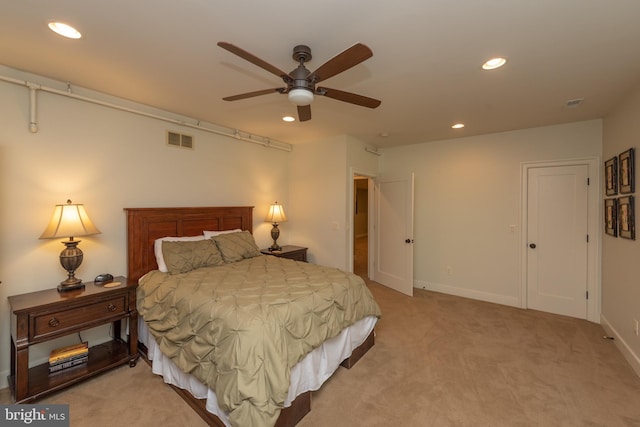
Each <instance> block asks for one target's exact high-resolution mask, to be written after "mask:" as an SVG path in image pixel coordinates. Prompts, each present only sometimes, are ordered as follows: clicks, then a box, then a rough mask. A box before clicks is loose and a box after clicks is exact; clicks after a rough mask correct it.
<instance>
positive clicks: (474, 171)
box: [380, 120, 602, 306]
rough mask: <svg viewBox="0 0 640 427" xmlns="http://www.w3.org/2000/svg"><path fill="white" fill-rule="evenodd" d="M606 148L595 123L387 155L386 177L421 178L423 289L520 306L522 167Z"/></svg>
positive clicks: (418, 265)
mask: <svg viewBox="0 0 640 427" xmlns="http://www.w3.org/2000/svg"><path fill="white" fill-rule="evenodd" d="M601 146H602V130H601V121H600V120H592V121H586V122H579V123H572V124H568V125H558V126H549V127H540V128H535V129H525V130H519V131H513V132H505V133H497V134H490V135H483V136H477V137H469V138H460V139H454V140H447V141H439V142H432V143H425V144H417V145H409V146H404V147H397V148H389V149H385V150H383V155H382V157H381V162H380V172H381V174H396V173H406V172H411V171H412V172H414V173H415V221H414V240H415V245H414V284H415V286H416V287H420V288H425V289H432V290H438V291H443V292H447V293H452V294H456V295H461V296H466V297H471V298H476V299H481V300H485V301H491V302H497V303H501V304H507V305H513V306H518V304H519V295H520V270H519V268H520V267H519V264H520V246H519V245H520V229H519V227H520V217H521V214H520V167H521V163H522V162H531V161H547V160H556V159H574V158H584V157H600V155H601ZM511 225H517V228H516V229H515V230H514V232H511V229H510V226H511ZM447 267H451V274H450V275H449V274H448V273H447Z"/></svg>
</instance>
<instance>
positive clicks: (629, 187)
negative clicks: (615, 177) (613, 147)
mask: <svg viewBox="0 0 640 427" xmlns="http://www.w3.org/2000/svg"><path fill="white" fill-rule="evenodd" d="M634 151H635V150H634V149H633V148H629V149H628V150H627V151H625V152H624V153H620V156H618V157H619V160H618V167H619V168H620V186H619V189H618V190H619V191H620V194H629V193H633V192H634V191H635V170H634V165H633V164H634V157H635V156H634V154H635V153H634Z"/></svg>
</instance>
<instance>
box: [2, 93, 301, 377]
mask: <svg viewBox="0 0 640 427" xmlns="http://www.w3.org/2000/svg"><path fill="white" fill-rule="evenodd" d="M28 99H29V97H28V90H27V89H26V88H25V87H22V86H19V85H14V84H10V83H4V82H0V201H1V203H0V230H1V231H2V239H1V240H0V280H1V281H2V284H0V325H1V326H0V343H2V344H1V348H2V351H0V388H2V387H3V386H6V376H7V373H8V370H9V360H10V359H9V356H10V354H9V346H8V344H9V339H10V338H9V336H10V335H9V333H10V332H9V324H10V322H9V306H8V303H7V296H9V295H15V294H20V293H25V292H31V291H35V290H41V289H48V288H54V287H56V286H57V284H58V283H59V282H60V281H61V280H63V279H64V278H65V277H66V272H65V271H64V270H63V269H62V267H61V266H60V264H59V258H58V256H59V254H60V251H61V250H62V249H63V245H62V244H61V243H60V242H61V241H62V239H60V240H55V241H49V240H39V239H38V237H39V236H40V234H41V233H42V231H43V230H44V227H45V226H46V224H47V222H48V221H49V219H50V216H51V214H52V212H53V207H54V205H55V204H58V203H64V202H65V201H66V200H67V198H70V199H72V200H73V201H74V202H77V203H84V204H85V207H86V209H87V212H88V213H89V215H90V217H91V219H92V220H93V222H94V224H95V225H96V226H97V227H98V228H99V229H100V230H101V231H102V234H99V235H95V236H88V237H84V238H81V240H82V243H81V244H80V248H81V249H82V250H83V252H84V262H83V264H82V266H81V267H80V268H79V270H78V271H77V276H78V277H80V278H82V279H83V280H92V279H93V278H94V277H95V276H96V275H97V274H99V273H104V272H110V273H113V274H114V275H124V274H126V271H127V270H126V235H125V226H126V225H125V214H124V212H123V208H125V207H160V206H221V205H250V206H255V209H254V234H255V236H256V240H257V242H258V244H259V245H261V247H267V246H269V245H270V244H271V239H270V234H269V232H270V229H271V226H270V224H266V223H264V222H263V218H264V216H265V215H266V212H267V209H268V205H269V204H270V203H272V202H273V201H274V200H278V201H279V202H281V203H283V204H284V205H285V206H287V204H288V202H289V194H288V181H289V179H288V178H289V177H288V164H289V156H290V154H291V153H289V152H285V151H281V150H276V149H268V148H265V147H262V146H259V145H255V144H251V143H248V142H243V141H238V140H235V139H231V138H228V137H224V136H219V135H215V134H211V133H208V132H203V131H199V130H194V129H188V128H181V127H180V126H177V125H173V124H170V123H166V122H162V121H158V120H155V119H149V118H144V117H141V116H139V115H135V114H131V113H127V112H122V111H117V110H114V109H110V108H106V107H102V106H98V105H94V104H90V103H86V102H81V101H77V100H73V99H70V98H66V97H62V96H59V95H54V94H49V93H45V92H42V93H39V95H38V121H39V129H40V130H39V132H38V133H30V132H29V130H28V122H29V120H28V118H29V103H28ZM167 129H171V130H174V131H177V132H183V133H187V134H190V135H193V136H194V137H195V150H193V151H191V150H185V149H178V148H174V147H168V146H166V144H165V131H166V130H167ZM295 221H296V217H295V215H292V218H291V222H290V223H287V224H293V223H295ZM282 228H283V233H282V239H281V240H279V242H280V243H288V237H289V236H288V235H287V232H286V226H283V227H282ZM32 353H38V350H37V349H36V351H35V352H32ZM40 353H41V354H40V356H41V355H42V354H48V349H41V350H40ZM34 357H36V358H37V357H39V356H37V355H36V356H34Z"/></svg>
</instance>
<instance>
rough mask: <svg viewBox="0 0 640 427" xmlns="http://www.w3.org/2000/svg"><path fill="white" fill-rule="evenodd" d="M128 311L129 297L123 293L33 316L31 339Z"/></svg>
mask: <svg viewBox="0 0 640 427" xmlns="http://www.w3.org/2000/svg"><path fill="white" fill-rule="evenodd" d="M126 312H127V297H126V295H121V296H118V297H116V298H112V299H109V300H106V301H99V302H96V303H94V304H90V305H86V306H82V307H76V308H72V309H69V310H64V311H57V312H54V313H47V314H43V315H36V316H35V317H34V318H33V334H32V336H31V339H37V338H40V337H42V336H46V335H50V334H57V333H60V332H64V331H65V330H67V329H69V328H74V327H77V325H80V324H87V323H91V322H98V321H100V320H103V319H108V318H110V317H113V316H117V315H119V314H125V313H126Z"/></svg>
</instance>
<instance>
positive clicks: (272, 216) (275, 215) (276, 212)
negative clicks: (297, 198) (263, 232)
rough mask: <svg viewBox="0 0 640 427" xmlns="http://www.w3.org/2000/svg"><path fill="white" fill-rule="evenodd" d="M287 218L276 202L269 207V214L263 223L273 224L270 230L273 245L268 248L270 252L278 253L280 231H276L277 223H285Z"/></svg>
mask: <svg viewBox="0 0 640 427" xmlns="http://www.w3.org/2000/svg"><path fill="white" fill-rule="evenodd" d="M286 221H287V216H286V215H285V214H284V209H283V207H282V205H279V204H278V202H275V203H274V204H273V205H271V206H269V213H268V214H267V217H266V218H265V220H264V222H270V223H272V224H273V228H272V229H271V238H272V239H273V245H271V247H270V248H269V250H270V251H279V250H280V249H282V248H281V247H280V246H278V237H279V236H280V230H279V229H278V223H281V222H286Z"/></svg>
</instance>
